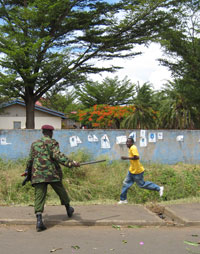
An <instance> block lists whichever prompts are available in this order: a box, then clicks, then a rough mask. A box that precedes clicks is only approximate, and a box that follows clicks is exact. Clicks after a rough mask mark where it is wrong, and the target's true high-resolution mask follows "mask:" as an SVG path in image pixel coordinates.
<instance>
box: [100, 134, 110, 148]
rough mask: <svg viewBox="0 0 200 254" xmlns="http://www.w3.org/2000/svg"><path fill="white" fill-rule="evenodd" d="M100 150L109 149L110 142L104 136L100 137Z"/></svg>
mask: <svg viewBox="0 0 200 254" xmlns="http://www.w3.org/2000/svg"><path fill="white" fill-rule="evenodd" d="M101 148H103V149H108V148H110V140H109V138H108V136H107V135H106V134H105V135H103V137H101Z"/></svg>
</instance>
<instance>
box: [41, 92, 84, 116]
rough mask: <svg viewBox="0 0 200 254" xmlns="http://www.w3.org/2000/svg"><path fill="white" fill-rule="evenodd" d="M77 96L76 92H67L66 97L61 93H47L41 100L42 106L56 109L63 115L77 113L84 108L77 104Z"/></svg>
mask: <svg viewBox="0 0 200 254" xmlns="http://www.w3.org/2000/svg"><path fill="white" fill-rule="evenodd" d="M76 98H77V95H76V93H75V92H74V91H65V95H63V94H60V93H53V94H52V93H50V92H48V93H46V94H45V96H44V97H43V98H42V99H41V100H40V101H41V103H42V106H44V107H47V108H50V109H54V110H57V111H60V112H63V113H66V114H67V113H70V112H71V111H77V110H79V109H81V108H82V107H83V106H82V105H80V104H79V103H77V102H76Z"/></svg>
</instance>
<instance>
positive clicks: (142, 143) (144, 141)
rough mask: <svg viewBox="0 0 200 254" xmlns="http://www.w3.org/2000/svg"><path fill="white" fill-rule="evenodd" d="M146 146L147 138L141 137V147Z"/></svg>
mask: <svg viewBox="0 0 200 254" xmlns="http://www.w3.org/2000/svg"><path fill="white" fill-rule="evenodd" d="M146 146H147V138H141V139H140V147H146Z"/></svg>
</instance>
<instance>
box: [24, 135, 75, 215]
mask: <svg viewBox="0 0 200 254" xmlns="http://www.w3.org/2000/svg"><path fill="white" fill-rule="evenodd" d="M70 163H71V161H70V160H69V159H68V158H67V156H66V155H65V154H63V153H61V152H60V149H59V143H58V142H57V141H56V140H55V139H52V138H50V137H48V136H44V137H42V138H41V139H40V140H37V141H36V142H34V143H33V144H32V145H31V151H30V155H29V159H28V162H27V168H30V167H31V169H32V176H31V182H32V185H33V186H34V187H35V213H38V212H43V210H44V204H45V198H46V193H47V185H48V184H50V185H51V186H52V188H53V189H54V190H55V192H56V193H57V194H58V196H59V197H60V200H61V204H62V205H68V204H69V202H70V200H69V197H68V195H67V192H66V190H65V189H64V187H63V184H62V181H61V180H62V170H61V167H60V165H59V164H62V165H64V166H67V167H70Z"/></svg>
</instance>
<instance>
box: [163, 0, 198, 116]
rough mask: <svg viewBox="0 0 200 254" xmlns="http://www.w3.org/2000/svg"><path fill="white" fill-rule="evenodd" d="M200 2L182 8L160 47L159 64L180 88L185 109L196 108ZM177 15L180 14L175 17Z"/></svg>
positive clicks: (164, 35) (164, 34) (188, 3)
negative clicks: (175, 22) (162, 54)
mask: <svg viewBox="0 0 200 254" xmlns="http://www.w3.org/2000/svg"><path fill="white" fill-rule="evenodd" d="M199 12H200V2H199V1H188V2H187V3H186V4H185V7H184V8H182V12H181V15H180V16H179V22H178V23H177V24H176V25H175V26H174V27H173V28H172V29H169V30H166V31H165V32H164V33H163V34H162V40H161V45H162V47H163V49H164V52H165V53H166V56H167V57H166V58H165V59H160V61H161V64H162V65H164V66H167V67H168V68H169V69H170V71H171V72H172V74H173V76H174V77H175V78H176V80H178V82H179V84H180V85H181V86H182V94H183V95H184V97H185V98H186V99H187V102H190V103H189V105H192V106H193V107H197V108H198V111H199V108H200V101H199V96H200V88H199V83H200V73H199V69H200V39H199V26H200V19H199ZM179 14H180V13H179Z"/></svg>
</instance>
